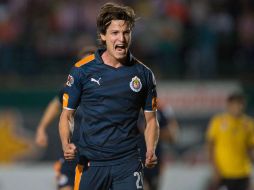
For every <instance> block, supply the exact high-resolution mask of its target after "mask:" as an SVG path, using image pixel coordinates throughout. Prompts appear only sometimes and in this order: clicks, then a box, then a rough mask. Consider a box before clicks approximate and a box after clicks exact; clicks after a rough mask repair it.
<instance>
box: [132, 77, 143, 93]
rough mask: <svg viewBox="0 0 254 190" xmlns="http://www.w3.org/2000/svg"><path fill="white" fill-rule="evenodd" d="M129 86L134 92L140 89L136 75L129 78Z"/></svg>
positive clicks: (140, 85)
mask: <svg viewBox="0 0 254 190" xmlns="http://www.w3.org/2000/svg"><path fill="white" fill-rule="evenodd" d="M130 88H131V90H132V91H134V92H139V91H140V90H141V88H142V83H141V81H140V79H139V78H138V77H137V76H135V77H133V78H132V79H131V82H130Z"/></svg>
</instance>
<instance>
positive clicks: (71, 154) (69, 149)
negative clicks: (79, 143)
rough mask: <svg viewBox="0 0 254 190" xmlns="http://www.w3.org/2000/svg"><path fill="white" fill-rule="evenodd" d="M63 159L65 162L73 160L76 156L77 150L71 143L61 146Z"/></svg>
mask: <svg viewBox="0 0 254 190" xmlns="http://www.w3.org/2000/svg"><path fill="white" fill-rule="evenodd" d="M63 152H64V158H65V159H66V160H73V159H74V158H75V156H76V152H77V148H76V146H75V145H74V144H73V143H69V144H66V145H65V146H63Z"/></svg>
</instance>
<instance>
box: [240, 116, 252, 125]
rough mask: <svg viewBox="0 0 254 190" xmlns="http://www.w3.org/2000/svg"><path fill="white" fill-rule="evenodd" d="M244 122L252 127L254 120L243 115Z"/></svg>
mask: <svg viewBox="0 0 254 190" xmlns="http://www.w3.org/2000/svg"><path fill="white" fill-rule="evenodd" d="M243 117H244V121H245V122H246V123H248V124H249V125H254V119H253V117H251V116H249V115H244V116H243Z"/></svg>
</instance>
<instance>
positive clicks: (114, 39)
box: [101, 20, 131, 62]
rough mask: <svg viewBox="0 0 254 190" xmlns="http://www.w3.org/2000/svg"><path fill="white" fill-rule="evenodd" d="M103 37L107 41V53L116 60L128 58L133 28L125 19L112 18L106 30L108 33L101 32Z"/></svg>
mask: <svg viewBox="0 0 254 190" xmlns="http://www.w3.org/2000/svg"><path fill="white" fill-rule="evenodd" d="M101 39H102V40H103V41H105V43H106V48H107V53H108V54H109V55H110V56H111V58H113V59H114V60H116V61H120V62H121V61H122V60H124V59H125V58H126V56H127V52H128V49H129V46H130V42H131V29H130V26H129V25H128V23H127V22H126V21H124V20H112V21H111V23H110V25H109V26H108V28H107V30H106V34H105V35H103V34H101Z"/></svg>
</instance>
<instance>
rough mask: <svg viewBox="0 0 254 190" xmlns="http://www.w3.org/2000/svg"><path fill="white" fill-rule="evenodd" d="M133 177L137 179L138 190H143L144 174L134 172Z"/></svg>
mask: <svg viewBox="0 0 254 190" xmlns="http://www.w3.org/2000/svg"><path fill="white" fill-rule="evenodd" d="M133 175H134V176H136V177H137V181H136V186H137V189H143V177H142V172H134V174H133Z"/></svg>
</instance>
